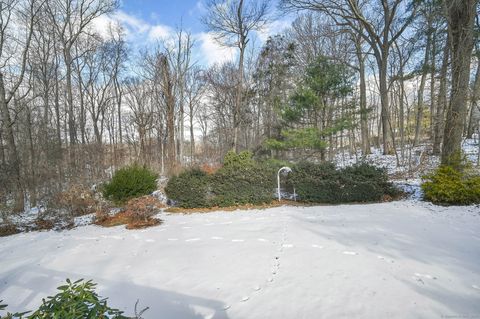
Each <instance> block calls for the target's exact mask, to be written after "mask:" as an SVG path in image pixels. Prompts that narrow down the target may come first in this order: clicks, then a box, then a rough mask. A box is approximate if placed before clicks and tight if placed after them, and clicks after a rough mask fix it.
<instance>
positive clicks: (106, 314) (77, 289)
mask: <svg viewBox="0 0 480 319" xmlns="http://www.w3.org/2000/svg"><path fill="white" fill-rule="evenodd" d="M95 286H96V284H94V283H93V282H92V281H90V280H89V281H83V280H81V279H80V280H77V281H75V282H72V281H70V280H69V279H67V284H66V285H63V286H60V287H58V288H57V289H58V290H60V292H59V293H58V294H56V295H55V296H53V297H48V298H46V299H43V302H42V305H41V306H40V307H39V308H38V310H37V311H35V312H33V313H32V314H29V313H30V312H23V313H7V314H6V316H5V317H3V316H0V317H1V318H6V319H14V318H16V319H21V318H24V319H56V318H82V319H84V318H85V319H98V318H105V319H106V318H110V319H128V317H126V316H124V315H123V312H122V311H120V310H118V309H114V308H110V307H109V306H108V305H107V299H106V298H101V297H99V296H98V294H97V293H96V292H95ZM5 308H6V305H0V311H1V310H5Z"/></svg>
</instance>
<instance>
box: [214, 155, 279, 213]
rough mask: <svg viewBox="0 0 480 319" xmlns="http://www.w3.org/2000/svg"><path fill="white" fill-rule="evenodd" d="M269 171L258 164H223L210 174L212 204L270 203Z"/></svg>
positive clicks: (271, 196)
mask: <svg viewBox="0 0 480 319" xmlns="http://www.w3.org/2000/svg"><path fill="white" fill-rule="evenodd" d="M274 188H275V184H274V179H273V176H272V175H271V174H270V171H269V170H268V169H267V168H266V167H264V166H262V165H259V164H256V163H254V162H253V163H250V164H246V165H244V166H234V167H231V166H224V167H222V168H221V169H219V170H218V171H217V172H216V173H215V174H214V175H213V176H212V194H213V198H212V201H211V203H212V205H214V206H221V207H226V206H234V205H244V204H263V203H270V202H271V201H272V199H273V194H274Z"/></svg>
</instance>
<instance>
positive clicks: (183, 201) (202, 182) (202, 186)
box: [165, 168, 210, 208]
mask: <svg viewBox="0 0 480 319" xmlns="http://www.w3.org/2000/svg"><path fill="white" fill-rule="evenodd" d="M209 187H210V180H209V176H208V175H207V174H206V173H205V172H204V171H202V170H200V169H198V168H193V169H189V170H186V171H184V172H182V173H180V174H179V175H177V176H173V177H172V178H170V180H169V181H168V184H167V186H166V187H165V193H166V194H167V196H168V198H169V199H171V200H174V201H175V202H177V204H178V206H180V207H183V208H198V207H207V206H208V205H209V204H208V200H207V196H208V192H209Z"/></svg>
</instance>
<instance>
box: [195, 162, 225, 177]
mask: <svg viewBox="0 0 480 319" xmlns="http://www.w3.org/2000/svg"><path fill="white" fill-rule="evenodd" d="M221 167H222V166H221V165H220V164H203V165H202V166H201V167H200V169H201V170H202V171H204V172H205V173H207V174H208V175H211V174H214V173H215V172H216V171H218V170H219V169H220V168H221Z"/></svg>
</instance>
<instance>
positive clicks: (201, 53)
mask: <svg viewBox="0 0 480 319" xmlns="http://www.w3.org/2000/svg"><path fill="white" fill-rule="evenodd" d="M272 9H273V11H274V12H275V11H276V1H275V0H273V2H272ZM205 13H206V7H205V0H122V1H121V5H120V8H119V10H117V11H116V12H115V13H113V14H111V15H110V16H109V17H106V16H104V17H101V18H100V19H98V20H97V21H96V29H98V30H99V32H100V33H102V31H103V32H106V31H105V30H106V29H107V26H108V24H109V22H110V21H112V20H116V21H119V22H120V23H121V24H122V26H123V27H124V30H125V32H126V36H127V40H128V41H129V42H130V44H131V47H132V48H133V49H134V50H138V49H140V48H141V47H144V46H148V45H152V44H155V43H156V42H157V40H162V39H168V38H169V37H171V36H172V34H174V32H175V30H176V29H178V28H179V27H180V26H183V28H184V29H186V30H188V31H190V32H191V33H192V35H193V37H194V39H195V43H196V46H195V49H194V57H195V59H196V60H198V62H199V63H200V64H203V65H212V64H214V63H217V62H223V61H226V60H231V59H234V58H235V56H236V50H235V49H234V48H225V47H222V46H220V45H219V44H218V43H217V42H216V41H215V40H214V38H213V35H212V34H211V33H209V32H208V31H207V30H206V28H205V27H204V25H203V24H202V23H201V21H200V17H201V16H202V15H204V14H205ZM273 16H274V17H276V18H272V21H271V23H270V24H269V25H268V26H266V27H265V28H264V30H262V31H261V32H258V33H256V34H255V35H254V38H255V39H254V41H253V42H252V43H255V44H256V45H261V44H262V43H263V42H264V41H265V40H266V39H267V38H268V36H269V35H273V34H275V33H278V32H280V31H281V30H282V29H284V28H285V27H287V26H288V25H289V23H290V20H291V18H287V17H277V16H278V14H274V15H273Z"/></svg>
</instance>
